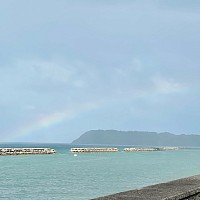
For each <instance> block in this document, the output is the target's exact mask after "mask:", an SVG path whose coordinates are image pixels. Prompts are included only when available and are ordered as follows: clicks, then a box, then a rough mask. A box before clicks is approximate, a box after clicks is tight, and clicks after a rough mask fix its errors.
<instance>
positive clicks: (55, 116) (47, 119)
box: [1, 103, 96, 142]
mask: <svg viewBox="0 0 200 200" xmlns="http://www.w3.org/2000/svg"><path fill="white" fill-rule="evenodd" d="M75 107H76V109H66V110H64V111H61V112H54V113H51V114H49V115H43V116H41V115H40V116H39V117H37V118H36V119H35V120H32V121H30V122H28V123H26V124H24V125H21V126H19V127H18V128H15V130H14V131H11V132H10V133H6V134H5V135H4V137H3V138H1V139H3V141H6V142H7V141H12V140H16V139H17V138H19V137H23V136H27V135H31V134H33V133H34V132H36V131H38V130H41V129H43V128H48V127H51V126H53V125H55V124H58V123H61V122H63V121H64V120H67V119H71V118H73V117H75V116H76V115H78V114H80V113H81V112H84V111H88V110H91V109H94V108H96V104H93V103H89V104H88V103H87V104H85V105H82V106H81V107H80V106H75Z"/></svg>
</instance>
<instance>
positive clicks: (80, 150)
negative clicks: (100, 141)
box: [70, 148, 119, 153]
mask: <svg viewBox="0 0 200 200" xmlns="http://www.w3.org/2000/svg"><path fill="white" fill-rule="evenodd" d="M70 151H71V152H72V153H92V152H118V151H119V150H118V148H71V149H70Z"/></svg>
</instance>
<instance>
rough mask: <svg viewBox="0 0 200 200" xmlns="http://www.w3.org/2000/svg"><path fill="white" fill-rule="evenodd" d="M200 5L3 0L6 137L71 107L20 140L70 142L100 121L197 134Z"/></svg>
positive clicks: (0, 113)
mask: <svg viewBox="0 0 200 200" xmlns="http://www.w3.org/2000/svg"><path fill="white" fill-rule="evenodd" d="M38 5H40V6H38ZM47 5H48V6H47ZM199 9H200V3H199V2H198V1H195V0H192V1H190V3H189V4H188V2H187V1H167V2H166V1H165V2H161V1H132V2H130V1H123V2H122V1H112V0H110V1H99V2H96V1H90V0H87V1H84V2H83V1H76V2H74V1H54V0H50V1H49V0H48V1H46V0H45V1H42V2H39V1H31V0H30V1H25V0H19V1H17V2H16V1H14V0H8V1H6V2H3V3H2V5H1V8H0V13H1V14H0V24H1V25H0V43H1V49H0V97H1V98H0V121H1V124H2V125H1V127H0V138H1V134H2V135H5V133H6V134H8V137H7V138H9V134H11V135H12V134H13V133H12V130H14V129H18V128H19V127H22V126H23V125H24V124H27V123H30V122H31V121H37V120H36V119H38V118H39V116H54V114H55V113H65V112H67V110H73V113H75V114H74V115H73V116H74V117H73V118H66V119H64V120H63V121H61V122H60V123H58V124H54V125H52V126H49V127H46V128H45V129H44V128H41V129H38V130H37V131H33V132H32V133H31V134H30V135H28V136H20V137H18V138H17V137H16V138H15V140H14V141H17V140H21V141H33V140H34V141H44V139H45V138H46V139H47V138H48V141H63V139H65V140H66V142H69V141H71V140H72V139H74V138H75V137H77V136H78V135H80V134H81V133H82V132H84V131H87V130H88V129H99V128H109V129H112V128H116V129H121V130H136V129H140V130H142V129H143V130H153V131H172V132H177V133H181V132H195V133H199V129H198V120H197V118H198V116H199V115H198V112H197V111H198V108H199V103H198V100H199V97H200V94H199V85H200V81H199V74H200V68H199V63H200V57H199V46H200V45H199V44H200V39H199V34H200V28H199V26H198V24H199V22H200V14H199ZM77 108H78V109H77ZM187 116H189V118H190V119H188V117H187ZM192 119H194V120H192ZM176 122H177V123H176ZM77 124H78V126H77ZM55 132H56V134H55ZM2 138H3V137H2ZM46 139H45V140H46Z"/></svg>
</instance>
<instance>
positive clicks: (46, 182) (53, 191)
mask: <svg viewBox="0 0 200 200" xmlns="http://www.w3.org/2000/svg"><path fill="white" fill-rule="evenodd" d="M0 147H50V148H54V149H55V150H56V151H57V154H55V155H22V156H0V172H1V173H0V199H12V200H15V199H20V200H24V199H27V200H30V199H31V200H38V199H39V200H51V199H58V200H73V199H74V200H84V199H91V198H94V197H98V196H103V195H108V194H112V193H116V192H120V191H126V190H130V189H135V188H141V187H143V186H147V185H151V184H155V183H160V182H165V181H169V180H173V179H177V178H182V177H186V176H191V175H195V174H200V150H178V151H160V152H118V153H90V154H79V155H78V156H77V157H74V156H73V154H72V153H70V152H69V149H70V148H71V146H69V145H67V144H32V143H30V144H27V143H23V144H14V143H12V144H11V143H10V144H0ZM73 147H74V146H73Z"/></svg>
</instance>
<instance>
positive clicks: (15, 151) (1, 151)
mask: <svg viewBox="0 0 200 200" xmlns="http://www.w3.org/2000/svg"><path fill="white" fill-rule="evenodd" d="M54 153H56V151H55V150H54V149H50V148H0V156H7V155H27V154H54Z"/></svg>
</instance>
